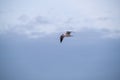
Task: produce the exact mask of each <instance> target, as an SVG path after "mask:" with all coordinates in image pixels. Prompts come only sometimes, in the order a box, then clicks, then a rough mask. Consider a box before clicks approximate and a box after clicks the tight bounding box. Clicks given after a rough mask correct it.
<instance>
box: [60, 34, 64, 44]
mask: <svg viewBox="0 0 120 80" xmlns="http://www.w3.org/2000/svg"><path fill="white" fill-rule="evenodd" d="M63 39H64V35H61V36H60V43H62V41H63Z"/></svg>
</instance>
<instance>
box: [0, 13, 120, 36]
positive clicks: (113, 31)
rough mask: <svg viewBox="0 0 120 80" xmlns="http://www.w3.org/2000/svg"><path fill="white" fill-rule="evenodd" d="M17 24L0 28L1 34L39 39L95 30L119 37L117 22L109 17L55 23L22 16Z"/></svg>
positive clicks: (40, 17)
mask: <svg viewBox="0 0 120 80" xmlns="http://www.w3.org/2000/svg"><path fill="white" fill-rule="evenodd" d="M18 21H19V23H17V24H14V25H7V27H5V26H4V27H1V34H2V33H3V32H6V33H10V32H13V33H15V34H19V35H24V36H27V37H29V38H39V37H44V36H48V35H54V34H56V33H60V32H64V31H66V30H72V31H75V32H82V31H84V30H86V29H87V30H96V31H98V32H100V31H101V33H103V32H104V34H103V35H102V36H103V37H106V38H108V37H109V38H115V37H120V27H119V26H120V24H119V20H117V19H115V18H111V17H96V18H82V19H80V18H74V17H73V18H67V19H66V20H64V21H63V20H62V21H57V20H53V19H49V18H47V17H45V16H36V17H34V18H32V19H31V18H29V17H28V16H26V15H22V16H20V17H19V18H18Z"/></svg>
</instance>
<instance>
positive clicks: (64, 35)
mask: <svg viewBox="0 0 120 80" xmlns="http://www.w3.org/2000/svg"><path fill="white" fill-rule="evenodd" d="M71 32H72V31H66V33H64V34H62V35H61V36H60V43H62V41H63V39H64V37H71V36H72V35H70V34H71Z"/></svg>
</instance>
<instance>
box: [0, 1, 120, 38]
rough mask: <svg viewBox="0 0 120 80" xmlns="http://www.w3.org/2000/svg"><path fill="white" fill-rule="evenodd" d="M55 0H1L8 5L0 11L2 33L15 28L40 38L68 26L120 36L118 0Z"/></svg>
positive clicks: (104, 35) (29, 35) (28, 35)
mask: <svg viewBox="0 0 120 80" xmlns="http://www.w3.org/2000/svg"><path fill="white" fill-rule="evenodd" d="M52 1H53V2H54V4H53V3H51V2H49V1H48V2H49V3H50V4H49V3H46V0H45V1H36V0H35V1H34V3H33V1H32V0H31V1H30V2H29V3H28V4H29V5H28V6H27V7H26V5H25V4H22V3H23V2H22V1H21V2H20V3H18V2H16V0H15V1H14V4H15V3H16V4H15V5H13V3H11V2H10V3H9V4H7V3H5V2H2V5H1V6H2V7H5V5H6V7H5V8H4V9H5V10H3V8H2V9H1V12H2V11H7V13H4V14H0V17H1V19H0V23H1V24H0V26H1V27H0V34H3V33H6V34H7V33H11V32H12V33H15V34H19V35H23V36H27V37H31V38H39V37H44V36H46V35H54V34H56V33H60V32H64V31H66V30H72V31H75V32H82V31H83V30H85V29H88V30H96V31H98V32H101V33H103V32H104V34H103V35H102V36H103V37H111V38H113V37H120V24H119V23H120V16H119V13H120V12H119V8H118V6H119V5H118V2H119V1H117V0H111V1H109V0H108V1H107V0H106V1H104V0H101V1H97V0H95V1H93V0H85V1H83V0H79V1H78V0H69V1H68V0H60V1H56V0H52ZM38 3H39V4H38ZM88 3H89V4H88ZM3 4H4V5H3ZM21 4H22V6H21ZM40 4H41V5H40ZM11 5H13V6H11ZM31 5H32V6H31ZM16 6H18V7H17V8H16ZM10 10H12V11H10ZM22 14H25V15H22ZM8 35H9V34H8Z"/></svg>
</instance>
